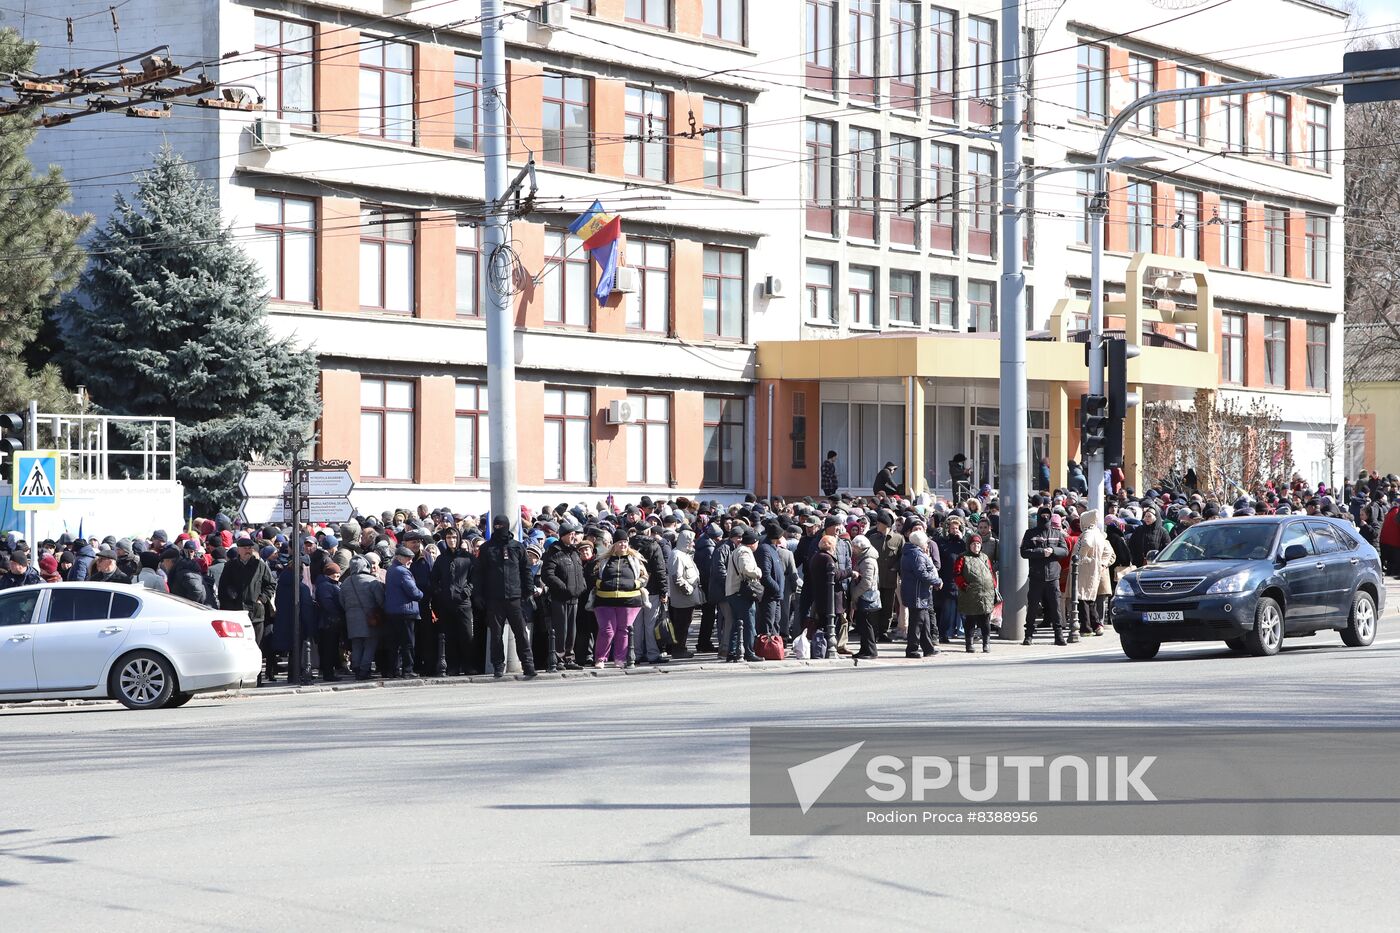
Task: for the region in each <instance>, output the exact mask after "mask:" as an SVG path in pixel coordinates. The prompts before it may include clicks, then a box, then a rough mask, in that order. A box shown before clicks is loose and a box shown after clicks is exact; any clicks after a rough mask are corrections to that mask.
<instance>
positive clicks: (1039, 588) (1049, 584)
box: [1021, 505, 1069, 645]
mask: <svg viewBox="0 0 1400 933" xmlns="http://www.w3.org/2000/svg"><path fill="white" fill-rule="evenodd" d="M1052 515H1053V512H1052V510H1051V508H1050V506H1047V505H1042V506H1041V507H1040V508H1038V509H1037V510H1036V513H1035V525H1034V526H1033V527H1031V528H1027V529H1026V533H1025V534H1024V535H1023V536H1022V537H1021V556H1022V557H1023V558H1025V560H1026V561H1027V562H1028V563H1029V565H1030V567H1029V583H1028V587H1027V590H1028V592H1027V600H1026V636H1025V638H1023V639H1022V640H1021V644H1023V645H1029V644H1030V643H1031V639H1033V638H1034V637H1035V626H1036V617H1037V616H1040V617H1041V620H1042V621H1045V622H1048V623H1050V626H1051V628H1052V629H1053V630H1054V632H1055V644H1056V645H1065V644H1066V641H1065V635H1064V629H1063V622H1062V621H1061V617H1060V561H1061V560H1062V559H1064V558H1066V557H1068V556H1069V543H1068V542H1067V541H1066V540H1065V536H1064V533H1063V532H1062V531H1061V530H1060V529H1059V528H1056V527H1054V526H1053V525H1052V524H1051V521H1050V519H1051V517H1052Z"/></svg>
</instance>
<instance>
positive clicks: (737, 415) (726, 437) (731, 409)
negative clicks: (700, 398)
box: [704, 395, 748, 486]
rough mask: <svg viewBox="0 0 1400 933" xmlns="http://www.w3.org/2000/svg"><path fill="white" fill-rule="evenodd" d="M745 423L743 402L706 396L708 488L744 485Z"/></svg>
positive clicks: (741, 400) (705, 442)
mask: <svg viewBox="0 0 1400 933" xmlns="http://www.w3.org/2000/svg"><path fill="white" fill-rule="evenodd" d="M746 421H747V419H746V417H745V411H744V400H743V399H741V398H730V397H727V396H715V395H707V396H705V434H704V444H705V479H704V484H705V485H706V486H742V485H744V466H745V464H744V450H745V448H746V447H747V438H746V436H745V435H746V434H747V433H748V432H747V430H746Z"/></svg>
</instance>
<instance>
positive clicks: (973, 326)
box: [967, 282, 997, 334]
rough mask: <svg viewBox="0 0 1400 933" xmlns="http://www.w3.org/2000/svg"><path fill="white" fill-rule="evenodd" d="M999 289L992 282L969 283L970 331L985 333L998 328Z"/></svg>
mask: <svg viewBox="0 0 1400 933" xmlns="http://www.w3.org/2000/svg"><path fill="white" fill-rule="evenodd" d="M996 302H997V290H996V286H995V285H993V284H992V283H991V282H968V283H967V324H968V327H967V329H968V331H970V332H974V333H979V334H985V333H994V332H995V331H996V330H997V304H996Z"/></svg>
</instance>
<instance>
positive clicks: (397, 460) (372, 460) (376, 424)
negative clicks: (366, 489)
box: [358, 378, 417, 482]
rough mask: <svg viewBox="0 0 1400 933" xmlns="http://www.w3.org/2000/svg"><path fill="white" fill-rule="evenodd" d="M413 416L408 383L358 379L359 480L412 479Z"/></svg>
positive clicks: (414, 426) (401, 380) (414, 433)
mask: <svg viewBox="0 0 1400 933" xmlns="http://www.w3.org/2000/svg"><path fill="white" fill-rule="evenodd" d="M416 417H417V416H416V414H415V412H414V405H413V383H412V382H410V381H408V380H406V379H370V378H366V379H361V380H360V462H359V464H358V466H359V468H360V478H361V479H371V480H373V479H377V480H400V481H407V482H412V481H413V459H414V458H413V447H414V442H415V438H416V435H417V430H416V425H415V424H414V422H415V420H416Z"/></svg>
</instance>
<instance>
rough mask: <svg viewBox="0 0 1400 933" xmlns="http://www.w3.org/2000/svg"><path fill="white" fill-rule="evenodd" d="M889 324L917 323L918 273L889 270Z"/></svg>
mask: <svg viewBox="0 0 1400 933" xmlns="http://www.w3.org/2000/svg"><path fill="white" fill-rule="evenodd" d="M889 321H890V323H891V324H917V323H919V275H918V273H917V272H905V271H903V270H898V269H895V270H891V271H890V317H889Z"/></svg>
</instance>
